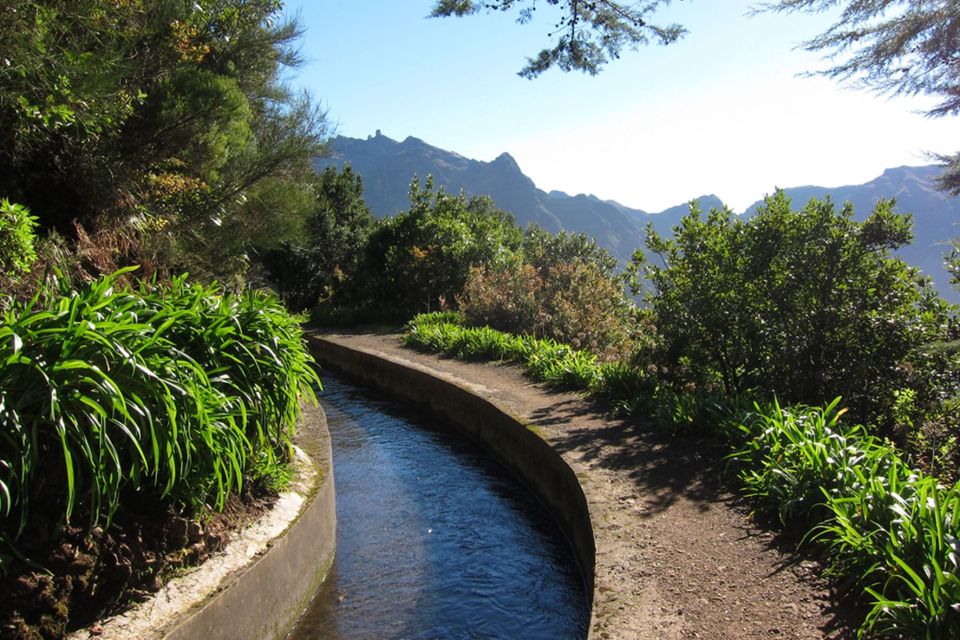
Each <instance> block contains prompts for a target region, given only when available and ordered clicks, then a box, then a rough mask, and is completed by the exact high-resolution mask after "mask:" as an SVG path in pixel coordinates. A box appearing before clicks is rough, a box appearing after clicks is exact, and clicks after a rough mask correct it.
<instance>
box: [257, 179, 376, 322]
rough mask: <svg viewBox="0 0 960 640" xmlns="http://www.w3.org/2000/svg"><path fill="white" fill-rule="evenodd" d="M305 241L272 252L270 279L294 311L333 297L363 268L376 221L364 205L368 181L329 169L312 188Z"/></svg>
mask: <svg viewBox="0 0 960 640" xmlns="http://www.w3.org/2000/svg"><path fill="white" fill-rule="evenodd" d="M313 189H314V198H315V199H314V204H313V213H312V214H311V215H310V217H309V218H308V219H307V225H306V236H305V238H304V239H303V240H301V241H299V242H294V241H288V242H286V243H284V244H283V245H282V246H280V247H277V248H274V249H269V250H267V251H266V252H265V253H264V254H263V256H262V262H263V264H264V267H265V269H266V271H267V277H268V278H269V280H270V281H271V283H273V285H274V286H275V287H276V288H277V290H278V292H279V294H280V296H281V297H282V298H283V301H284V302H285V303H286V304H287V306H288V307H290V308H291V309H292V310H294V311H301V310H303V309H308V308H310V307H312V306H313V305H315V304H316V303H317V301H318V300H321V299H323V298H328V297H330V296H331V295H332V294H333V293H334V291H335V289H336V288H337V287H339V286H340V285H341V284H342V283H344V282H346V281H347V280H349V279H350V278H352V277H353V276H354V275H355V274H356V273H357V271H358V269H359V268H360V265H361V263H362V258H363V254H364V250H365V248H366V243H367V238H368V236H369V235H370V232H371V230H372V228H373V216H372V215H371V214H370V210H369V209H368V208H367V205H366V203H365V202H364V200H363V179H362V178H361V177H360V174H358V173H355V172H354V171H353V170H352V169H351V168H350V166H349V165H348V166H346V167H344V169H343V171H337V170H336V169H335V168H333V167H328V168H327V169H326V170H324V172H323V173H322V174H320V175H319V176H318V177H317V178H316V180H315V181H314V184H313Z"/></svg>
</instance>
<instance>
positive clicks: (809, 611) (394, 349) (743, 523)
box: [324, 333, 862, 640]
mask: <svg viewBox="0 0 960 640" xmlns="http://www.w3.org/2000/svg"><path fill="white" fill-rule="evenodd" d="M324 336H325V337H327V338H329V339H333V340H335V341H336V342H338V343H341V344H344V345H346V346H349V347H351V348H358V349H362V350H366V351H371V352H377V353H380V354H382V355H385V356H386V357H388V358H390V359H392V360H396V361H400V362H403V363H405V364H407V365H409V366H413V367H417V368H421V369H425V370H428V371H431V372H433V373H434V374H436V375H439V376H441V377H446V378H450V379H453V380H455V381H457V382H458V383H459V384H461V385H462V386H465V387H468V388H472V389H474V390H475V391H476V392H477V393H480V394H482V395H485V396H486V397H488V398H490V399H492V400H494V401H495V402H496V403H498V404H500V405H501V406H503V407H504V408H506V409H507V410H508V411H510V412H511V413H513V414H514V415H518V416H520V417H521V418H524V419H526V420H528V421H529V422H530V423H531V424H532V425H535V428H536V429H537V432H538V434H539V435H541V437H543V438H544V439H545V440H546V441H547V442H549V443H550V444H551V445H553V447H554V448H555V449H557V450H558V451H559V452H561V455H563V457H564V459H565V460H566V461H567V463H568V464H569V465H570V466H571V467H572V468H573V470H574V471H575V473H576V474H577V477H578V478H579V479H580V482H581V485H582V486H583V489H584V493H585V494H586V497H587V501H588V504H589V508H590V512H591V516H592V518H593V521H594V523H595V531H594V534H595V538H596V547H597V558H596V591H595V604H594V616H593V621H592V628H591V637H593V638H610V639H615V640H628V639H644V640H646V639H650V640H653V639H668V638H675V639H681V638H683V639H686V638H709V639H724V638H727V639H737V640H739V639H744V640H746V639H760V638H764V639H766V638H795V639H814V638H850V637H853V636H854V635H855V633H854V627H855V624H856V621H857V620H858V618H859V617H860V616H861V615H862V613H858V612H857V611H856V610H853V609H852V608H850V607H849V606H845V605H842V604H838V597H837V596H836V594H835V593H834V592H833V591H832V589H831V586H830V585H829V584H828V582H827V581H826V580H825V579H823V578H822V577H821V567H820V565H819V564H818V563H817V562H816V561H815V560H813V559H812V558H809V557H806V556H805V555H803V553H802V552H798V551H797V546H798V540H797V539H796V538H795V536H791V534H790V533H789V532H786V533H780V534H777V533H775V532H774V531H773V530H772V529H770V528H768V527H766V526H764V525H763V523H759V522H757V521H755V520H754V518H753V516H752V514H751V513H750V511H749V509H748V507H747V506H746V505H745V504H744V503H743V502H741V501H740V500H738V499H737V498H736V497H735V496H734V495H733V494H732V493H731V492H730V491H729V490H728V488H727V487H726V486H725V484H724V477H723V476H724V465H723V454H724V451H723V449H722V448H721V446H720V444H719V443H718V442H717V441H715V440H712V439H710V438H709V437H705V436H703V435H702V434H698V435H678V434H674V433H670V432H665V431H663V430H657V429H655V428H654V427H652V426H651V425H649V424H647V423H644V422H642V421H637V420H635V419H620V418H616V417H612V416H611V414H610V412H609V411H608V410H607V409H606V408H605V407H602V406H599V405H597V404H595V403H593V402H590V401H587V400H585V399H583V398H582V397H581V396H579V395H577V394H573V393H558V392H554V391H551V390H549V389H547V388H546V387H544V386H543V385H540V384H536V383H532V382H530V381H529V380H528V379H526V378H525V377H523V375H522V373H521V371H520V369H519V368H517V367H514V366H511V365H499V364H476V363H464V362H460V361H457V360H453V359H449V358H445V357H440V356H435V355H429V354H423V353H419V352H415V351H411V350H409V349H406V348H403V347H401V346H400V344H399V336H398V335H396V334H374V333H370V334H349V335H348V334H324Z"/></svg>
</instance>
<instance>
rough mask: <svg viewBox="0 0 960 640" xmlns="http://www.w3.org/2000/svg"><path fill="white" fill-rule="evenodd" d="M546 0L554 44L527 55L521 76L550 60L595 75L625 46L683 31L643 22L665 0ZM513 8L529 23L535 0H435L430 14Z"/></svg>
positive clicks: (671, 39)
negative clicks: (555, 10) (556, 10)
mask: <svg viewBox="0 0 960 640" xmlns="http://www.w3.org/2000/svg"><path fill="white" fill-rule="evenodd" d="M546 3H547V4H548V5H553V6H559V7H560V17H559V19H558V21H557V22H556V23H555V25H554V31H553V32H552V33H551V34H550V37H551V38H554V39H555V44H554V45H553V47H550V48H545V49H543V50H542V51H540V53H538V54H537V55H536V57H534V58H528V59H527V64H526V66H525V67H524V68H523V69H521V70H520V72H519V75H521V76H523V77H524V78H535V77H536V76H538V75H540V74H541V73H543V72H544V71H546V70H547V69H549V68H550V67H552V66H554V65H556V66H558V67H560V68H561V69H562V70H564V71H571V70H578V71H583V72H586V73H589V74H591V75H595V74H596V73H597V72H598V71H599V70H600V68H601V67H602V66H603V65H604V64H606V63H607V62H608V61H609V60H610V59H616V58H619V57H620V52H621V51H622V50H623V49H624V48H625V47H627V48H630V49H636V48H637V47H638V46H640V45H645V44H648V43H650V41H651V40H652V41H656V42H658V43H660V44H664V45H666V44H670V43H672V42H675V41H676V40H677V39H678V38H680V37H681V36H682V35H683V34H684V33H686V31H685V29H684V28H683V27H681V26H680V25H678V24H671V25H667V26H662V27H661V26H658V25H655V24H651V23H650V22H649V20H650V16H651V14H653V13H654V12H655V11H656V10H657V9H658V8H659V7H660V5H667V4H670V0H643V1H641V2H631V3H624V2H612V1H611V0H546ZM513 9H517V10H518V12H519V17H518V18H517V22H519V23H521V24H523V23H527V22H530V21H532V20H533V17H534V13H535V12H536V10H537V0H492V1H485V0H437V1H436V5H435V6H434V8H433V12H432V13H431V14H430V15H431V16H433V17H446V16H460V17H462V16H466V15H469V14H473V13H477V12H480V11H510V10H513Z"/></svg>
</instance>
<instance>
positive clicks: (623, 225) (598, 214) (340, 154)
mask: <svg viewBox="0 0 960 640" xmlns="http://www.w3.org/2000/svg"><path fill="white" fill-rule="evenodd" d="M344 164H350V165H351V166H352V167H353V169H354V170H355V171H357V172H358V173H359V174H360V175H361V176H363V182H364V197H365V199H366V201H367V205H368V206H369V207H370V209H371V211H373V213H374V215H377V216H380V217H383V216H389V215H394V214H395V213H397V212H399V211H403V210H405V209H407V207H408V206H409V201H408V200H407V194H408V191H409V186H410V180H411V178H412V177H413V176H419V177H420V178H421V179H425V178H426V177H427V176H428V175H432V176H433V179H434V184H435V185H436V186H437V187H441V186H442V187H443V188H444V189H445V190H446V191H447V192H449V193H457V192H459V191H460V190H461V189H463V190H464V192H466V193H467V194H468V195H489V196H490V197H492V198H493V200H494V201H495V202H496V204H497V206H499V207H500V208H501V209H505V210H507V211H510V212H511V213H513V215H514V217H515V218H516V220H517V222H518V223H519V224H520V225H521V226H526V225H528V224H530V223H536V224H538V225H540V226H541V227H543V228H544V229H546V230H548V231H552V232H557V231H560V230H566V231H571V232H576V233H585V234H587V235H589V236H591V237H593V238H595V239H596V240H597V242H598V243H599V244H600V245H602V246H604V247H606V248H607V249H609V250H610V252H611V253H613V255H615V256H616V257H617V258H618V259H620V260H622V261H627V260H629V259H630V256H631V255H632V254H633V251H634V250H635V249H637V248H639V247H642V246H643V242H644V237H645V228H646V225H647V224H648V223H652V224H653V226H654V228H655V229H656V230H657V231H658V232H659V233H660V234H669V233H671V230H672V228H673V226H674V225H676V224H677V223H678V222H679V220H680V218H682V217H683V216H684V215H685V214H686V213H687V212H688V211H689V206H688V205H687V204H680V205H678V206H676V207H671V208H669V209H666V210H664V211H660V212H656V213H651V212H647V211H643V210H641V209H632V208H630V207H626V206H624V205H622V204H620V203H618V202H615V201H613V200H601V199H600V198H598V197H596V196H594V195H583V194H580V195H575V196H571V195H568V194H566V193H564V192H562V191H550V192H549V193H548V192H545V191H543V190H541V189H538V188H537V187H536V185H535V184H534V183H533V181H532V180H531V179H530V178H528V177H527V176H526V175H524V174H523V172H522V171H521V170H520V167H519V166H518V165H517V162H516V160H514V159H513V157H512V156H510V154H508V153H503V154H501V155H499V156H498V157H497V158H496V159H494V160H493V161H492V162H482V161H478V160H471V159H469V158H465V157H463V156H461V155H459V154H457V153H454V152H451V151H444V150H443V149H439V148H437V147H434V146H431V145H429V144H427V143H426V142H424V141H423V140H420V139H418V138H414V137H408V138H406V139H405V140H403V141H402V142H397V141H396V140H392V139H390V138H388V137H386V136H384V135H382V134H381V133H380V132H379V131H377V134H376V135H374V136H370V137H368V138H367V139H366V140H363V139H357V138H346V137H342V136H340V137H337V138H334V139H333V140H332V142H331V144H330V154H329V155H327V156H326V157H324V158H318V159H317V160H316V161H315V165H316V167H317V168H318V169H322V168H324V167H327V166H332V165H333V166H342V165H344ZM939 171H940V168H939V167H937V166H935V165H933V166H923V167H898V168H895V169H887V170H886V171H884V172H883V175H881V176H879V177H878V178H876V179H874V180H871V181H870V182H867V183H866V184H862V185H850V186H844V187H834V188H826V187H816V186H804V187H793V188H788V189H784V191H785V192H786V193H787V195H788V196H789V197H790V198H791V200H792V201H793V202H794V205H795V206H800V205H801V204H802V203H805V202H807V201H808V200H809V199H810V198H814V197H815V198H823V197H824V196H826V195H829V196H830V197H831V198H832V199H833V201H834V202H836V203H838V204H841V203H843V202H846V201H850V202H851V203H853V206H854V211H855V212H856V215H857V217H858V218H859V219H862V218H863V217H865V216H866V215H867V214H869V213H870V211H871V210H872V209H873V205H874V203H875V202H876V201H877V199H878V198H881V197H884V198H896V200H897V210H898V211H902V212H909V213H912V214H913V222H914V237H915V239H914V243H913V244H912V245H911V246H909V247H905V248H903V249H901V250H900V255H901V257H902V258H903V259H904V260H906V261H907V262H909V263H911V264H914V265H916V266H918V267H920V268H921V269H922V270H923V271H924V272H925V273H926V274H927V275H930V276H931V277H933V279H934V282H935V283H936V285H937V287H938V288H939V289H940V291H941V292H943V294H944V295H945V297H946V298H947V299H948V300H950V301H952V302H960V294H958V293H957V292H956V291H955V290H954V289H953V288H952V287H951V286H950V284H949V281H950V276H949V274H948V273H947V272H946V270H945V269H944V268H943V255H944V253H945V252H946V251H947V250H948V249H949V246H948V244H949V241H950V239H951V238H953V237H956V236H960V198H949V197H947V196H946V195H944V194H943V193H941V192H939V191H937V190H936V189H934V188H933V187H932V181H933V179H934V178H935V177H936V176H937V175H938V173H939ZM697 200H698V202H699V204H700V207H701V208H702V209H703V210H704V211H708V210H710V209H711V208H713V207H722V206H723V202H722V201H721V200H720V198H718V197H717V196H715V195H705V196H702V197H700V198H697ZM761 202H762V200H758V201H757V202H756V203H754V204H753V205H751V206H750V207H748V208H747V210H746V212H744V213H745V214H746V215H752V214H753V213H754V212H755V211H756V208H757V206H758V205H759V204H760V203H761Z"/></svg>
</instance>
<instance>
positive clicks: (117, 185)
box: [0, 0, 326, 277]
mask: <svg viewBox="0 0 960 640" xmlns="http://www.w3.org/2000/svg"><path fill="white" fill-rule="evenodd" d="M280 11H281V4H280V2H279V1H277V0H199V1H197V2H194V1H193V0H151V1H149V2H147V1H146V0H124V1H123V2H114V1H111V0H69V1H68V0H12V1H11V2H7V3H5V4H4V6H3V7H2V8H0V24H2V29H3V33H4V34H5V37H4V38H3V39H2V41H0V63H2V64H0V194H3V195H4V196H6V197H9V198H10V199H12V200H14V201H16V202H19V203H22V204H23V205H25V206H27V207H29V208H30V210H31V211H33V212H34V213H35V214H36V216H37V218H38V220H39V224H40V227H41V229H42V230H44V231H48V230H56V231H58V232H60V233H61V234H64V235H67V236H71V237H77V236H78V234H80V233H81V232H80V231H78V230H77V225H80V226H82V227H85V228H86V229H88V230H90V231H91V237H95V238H101V239H102V236H103V235H111V234H112V235H114V236H118V235H122V236H124V237H125V238H127V239H128V240H129V242H126V243H125V246H127V247H128V249H129V251H128V253H130V254H132V255H115V256H113V258H114V259H115V260H116V261H117V262H124V261H131V260H137V261H140V262H144V263H147V264H154V265H156V266H158V267H167V268H169V269H171V270H173V269H180V268H184V267H189V268H190V269H191V270H193V271H194V272H195V273H198V274H208V275H217V276H223V277H229V276H233V275H235V274H237V273H239V272H242V271H243V269H244V268H245V266H246V264H247V262H248V260H247V256H246V253H247V251H248V250H249V248H250V245H251V242H250V237H251V236H252V235H254V234H257V235H264V234H268V235H269V236H271V237H272V240H273V242H279V241H280V240H282V238H283V236H284V234H287V235H289V234H291V233H293V232H295V231H296V230H297V228H298V224H299V222H298V218H301V217H302V215H303V214H305V213H306V211H305V210H304V209H303V208H302V207H299V204H301V203H302V202H303V199H302V198H299V199H298V198H297V197H289V198H285V197H282V194H283V193H284V189H281V188H278V184H279V183H285V184H286V185H287V191H292V192H297V191H300V192H302V191H303V189H304V187H305V184H306V181H307V180H308V178H309V175H310V171H311V168H310V165H309V162H308V161H309V158H310V156H311V155H314V154H316V153H317V152H318V151H319V150H320V149H321V142H322V140H323V138H324V136H325V133H326V124H325V120H324V117H323V114H322V112H320V111H318V110H317V109H316V108H314V107H312V106H311V105H310V103H309V100H307V99H306V98H305V97H303V96H299V95H296V94H294V93H292V92H291V91H290V90H289V89H287V88H286V87H285V85H284V84H283V82H282V81H281V79H280V74H281V72H282V70H283V69H284V68H286V67H289V66H291V65H295V64H297V63H298V57H297V55H296V51H295V49H294V44H295V42H296V40H297V38H298V37H299V35H300V30H299V27H298V26H297V25H296V24H295V23H294V22H288V21H284V20H282V19H281V13H280ZM100 244H101V245H103V246H107V245H109V244H111V243H110V242H108V241H101V242H100ZM114 244H123V243H114Z"/></svg>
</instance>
